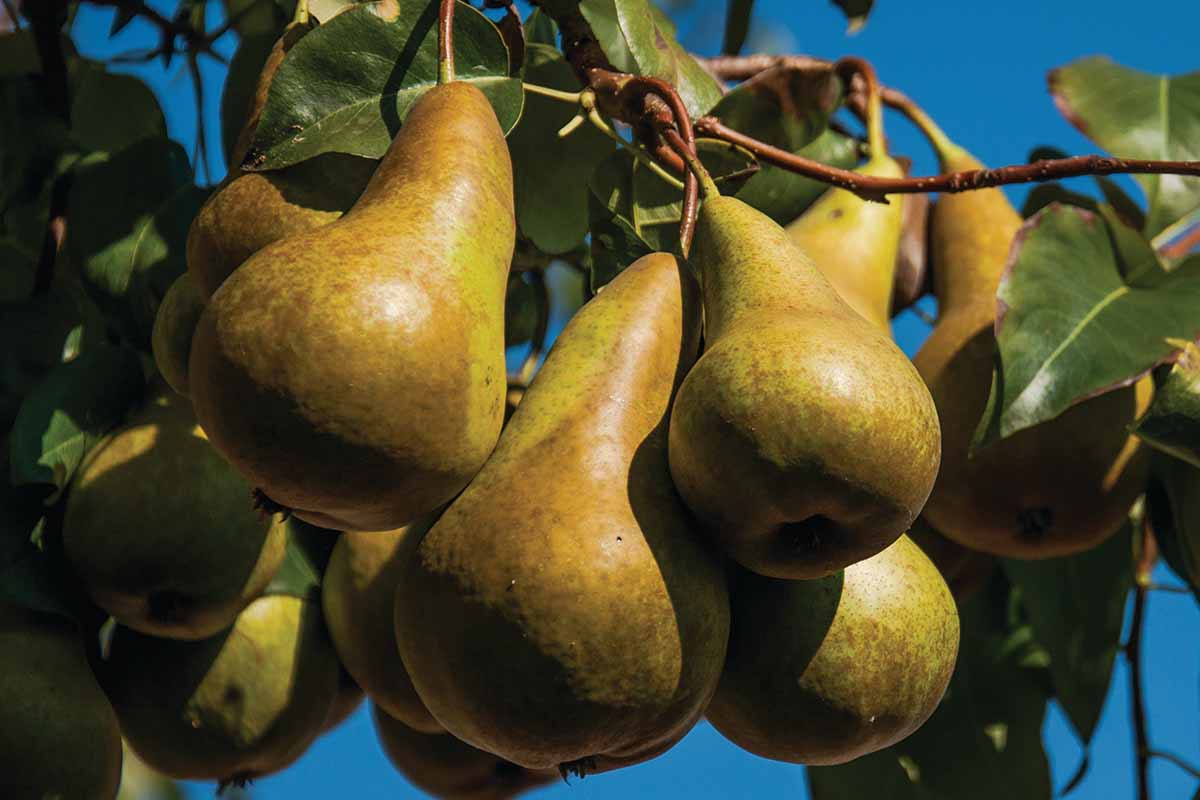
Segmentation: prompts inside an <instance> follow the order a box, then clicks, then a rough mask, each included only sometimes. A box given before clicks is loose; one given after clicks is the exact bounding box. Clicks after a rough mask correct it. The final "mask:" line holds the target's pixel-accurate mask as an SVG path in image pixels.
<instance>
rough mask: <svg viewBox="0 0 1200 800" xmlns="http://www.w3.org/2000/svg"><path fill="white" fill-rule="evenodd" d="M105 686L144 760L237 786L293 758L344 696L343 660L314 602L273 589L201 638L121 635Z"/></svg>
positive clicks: (176, 774)
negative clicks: (340, 670) (222, 627)
mask: <svg viewBox="0 0 1200 800" xmlns="http://www.w3.org/2000/svg"><path fill="white" fill-rule="evenodd" d="M103 674H104V684H105V689H106V690H107V691H108V695H109V697H110V698H111V699H112V703H113V707H114V708H116V710H117V715H118V717H119V718H120V721H121V731H122V732H123V733H124V734H125V738H126V739H127V740H128V742H129V744H130V745H131V746H132V747H133V749H134V751H136V752H137V754H138V756H139V757H140V758H141V759H142V760H143V761H145V762H146V763H147V764H149V765H150V766H151V767H153V768H154V769H156V770H158V771H159V772H162V773H164V774H166V775H169V776H171V777H173V778H181V779H192V780H213V779H215V780H219V781H222V782H226V783H229V782H233V783H239V782H244V781H247V780H250V779H252V778H255V777H258V776H261V775H266V774H269V773H272V772H275V771H277V770H280V769H282V768H283V767H285V766H287V765H288V764H290V763H292V762H293V761H295V760H296V759H297V758H298V757H299V756H300V755H301V754H302V753H303V752H304V751H305V750H306V749H307V748H308V746H309V745H310V744H311V743H312V741H313V740H314V739H315V738H316V737H317V735H318V734H319V733H320V732H321V729H322V726H323V724H324V722H325V720H326V718H327V717H328V715H329V710H330V708H331V707H332V705H333V702H334V698H335V697H336V696H337V693H338V661H337V654H336V653H335V652H334V650H333V644H332V643H331V642H330V641H329V637H328V634H327V633H326V632H325V625H324V623H323V622H322V620H321V608H320V606H319V605H318V604H316V603H313V602H312V601H309V600H301V599H300V598H297V597H291V596H287V595H268V596H265V597H260V598H259V599H257V600H255V601H254V602H253V603H251V604H250V605H249V606H248V607H247V608H246V610H245V611H243V612H242V613H241V614H239V615H238V618H237V622H236V623H234V625H233V627H232V628H230V629H228V630H226V631H223V632H222V633H220V634H218V635H216V636H214V637H212V638H210V639H204V640H202V641H198V642H180V641H173V640H170V639H155V638H152V637H150V636H145V635H143V634H140V633H137V632H135V631H132V630H130V629H128V628H125V627H118V628H117V630H116V632H115V633H114V635H113V639H112V643H111V647H110V656H109V661H108V663H107V664H106V668H105V670H104V673H103Z"/></svg>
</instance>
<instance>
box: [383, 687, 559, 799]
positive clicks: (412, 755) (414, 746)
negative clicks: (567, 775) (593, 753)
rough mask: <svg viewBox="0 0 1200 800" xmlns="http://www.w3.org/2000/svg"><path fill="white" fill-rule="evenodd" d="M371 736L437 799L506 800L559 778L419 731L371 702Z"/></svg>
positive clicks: (399, 767)
mask: <svg viewBox="0 0 1200 800" xmlns="http://www.w3.org/2000/svg"><path fill="white" fill-rule="evenodd" d="M371 717H372V719H374V721H375V734H376V736H377V737H378V738H379V744H380V746H382V747H383V752H384V753H385V754H386V755H387V757H388V760H389V761H391V762H392V765H393V766H394V767H395V768H396V769H397V770H399V771H400V772H401V774H403V775H404V777H406V778H408V780H409V782H410V783H412V784H413V785H414V786H416V787H417V788H418V789H420V790H421V791H423V792H427V793H429V794H430V795H431V796H433V797H437V798H441V800H508V798H511V797H516V796H517V795H519V794H521V793H522V792H525V791H527V790H529V789H532V788H534V787H537V786H542V785H544V784H547V783H552V782H553V781H555V780H557V779H558V772H557V771H553V770H542V771H538V770H531V769H526V768H524V767H519V766H517V765H516V764H513V763H512V762H510V761H505V760H504V759H502V758H500V757H499V756H494V755H492V754H491V753H488V752H485V751H483V750H480V749H478V748H475V747H472V746H471V745H469V744H467V743H466V742H463V741H460V740H459V739H456V738H454V737H453V736H451V735H450V734H448V733H445V732H442V733H422V732H420V731H415V730H413V729H412V728H410V727H408V726H407V725H405V724H404V723H403V722H401V721H399V720H397V719H394V718H392V717H389V716H388V715H387V713H386V712H384V711H383V710H382V709H381V708H380V707H379V706H377V705H372V706H371Z"/></svg>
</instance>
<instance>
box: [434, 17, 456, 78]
mask: <svg viewBox="0 0 1200 800" xmlns="http://www.w3.org/2000/svg"><path fill="white" fill-rule="evenodd" d="M457 2H458V0H441V5H440V6H439V7H438V83H439V84H443V83H451V82H452V81H453V80H454V9H455V5H456V4H457Z"/></svg>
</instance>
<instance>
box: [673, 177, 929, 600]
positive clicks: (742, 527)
mask: <svg viewBox="0 0 1200 800" xmlns="http://www.w3.org/2000/svg"><path fill="white" fill-rule="evenodd" d="M691 261H692V265H693V267H695V269H696V272H697V274H698V276H699V278H700V285H701V288H702V291H703V296H704V316H705V326H706V327H705V345H706V349H705V352H704V355H703V356H701V358H700V360H699V361H698V362H697V363H696V365H695V366H694V367H693V368H692V370H691V372H689V373H688V376H687V378H686V379H685V380H684V382H683V385H682V386H681V387H680V389H679V394H678V396H677V397H676V398H675V406H674V409H673V410H672V413H671V434H670V461H671V476H672V477H673V478H674V480H675V485H676V486H677V487H678V488H679V492H680V494H681V495H683V499H684V501H685V502H686V503H687V504H688V505H689V506H690V507H691V509H692V511H693V512H694V513H695V514H696V516H697V517H698V518H699V519H700V520H701V522H703V523H705V524H706V526H707V527H708V529H709V531H710V532H711V534H712V535H713V536H714V538H715V539H716V541H717V542H718V543H719V544H720V545H721V547H722V548H723V549H724V550H725V551H726V553H728V554H729V555H730V556H731V557H732V558H733V559H734V560H735V561H737V562H739V563H740V564H742V566H744V567H746V568H747V569H750V570H753V571H754V572H758V573H760V574H762V575H770V576H773V577H777V578H818V577H821V576H824V575H829V574H832V573H834V572H837V571H838V570H839V569H841V568H843V567H845V566H847V565H849V564H853V563H855V562H856V561H861V560H863V559H865V558H869V557H870V556H872V555H874V554H875V553H878V552H879V551H880V550H882V549H883V548H885V547H887V546H888V545H889V544H891V543H892V542H893V541H895V540H896V539H897V538H898V537H899V536H900V534H902V533H904V531H905V530H906V529H907V528H908V526H909V524H910V523H911V522H912V521H913V519H915V518H916V516H917V514H918V512H920V510H921V506H922V505H923V504H924V503H925V498H926V497H927V496H928V494H929V490H930V489H931V488H932V486H933V480H934V476H935V475H936V474H937V469H938V459H939V449H940V443H939V435H938V421H937V413H936V412H935V410H934V406H933V401H932V400H931V399H930V396H929V392H928V390H927V389H926V388H925V385H924V384H923V383H922V382H921V378H920V376H919V375H918V374H917V372H916V370H914V369H913V367H912V364H911V363H910V362H909V360H908V359H907V358H906V357H905V356H904V354H903V353H902V352H901V351H900V350H899V348H897V347H896V345H895V344H894V343H893V342H892V340H891V338H890V337H889V336H888V335H886V334H885V333H884V332H883V331H882V330H880V329H879V327H878V326H876V325H873V324H871V323H870V322H867V320H865V319H864V318H863V317H862V316H860V315H859V314H857V313H855V312H854V311H853V309H851V308H850V306H848V305H847V304H846V303H845V302H844V301H843V300H842V299H841V298H840V297H839V296H838V294H837V292H836V291H834V289H833V287H832V286H830V284H829V282H828V281H827V280H826V279H825V278H824V277H823V276H822V275H821V273H820V271H818V269H817V267H816V266H814V265H813V263H812V261H811V260H809V258H808V256H806V255H805V254H804V252H803V251H801V250H800V249H799V248H798V247H797V246H796V245H795V243H794V242H793V241H792V240H791V239H790V238H789V236H788V234H787V233H786V232H785V231H784V229H783V228H781V227H779V225H777V224H775V222H773V221H772V220H771V219H770V218H769V217H767V216H765V215H764V214H762V213H761V212H759V211H756V210H755V209H753V208H751V207H750V206H748V205H746V204H745V203H743V202H741V201H740V200H737V199H735V198H732V197H713V198H711V199H708V200H705V202H704V205H703V206H701V209H700V217H699V221H698V224H697V226H696V234H695V239H694V241H693V244H692V252H691Z"/></svg>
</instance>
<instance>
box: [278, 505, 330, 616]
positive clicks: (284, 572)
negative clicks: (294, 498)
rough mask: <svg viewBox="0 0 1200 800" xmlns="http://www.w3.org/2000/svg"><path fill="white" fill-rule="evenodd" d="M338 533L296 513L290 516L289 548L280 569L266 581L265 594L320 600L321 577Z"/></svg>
mask: <svg viewBox="0 0 1200 800" xmlns="http://www.w3.org/2000/svg"><path fill="white" fill-rule="evenodd" d="M337 537H338V532H337V531H330V530H326V529H325V528H318V527H317V526H315V525H309V524H308V523H306V522H302V521H300V520H298V519H296V518H294V517H293V518H291V519H289V520H288V544H287V551H286V552H285V553H284V556H283V563H282V564H280V566H279V571H278V572H276V573H275V577H274V578H272V579H271V583H270V584H268V585H267V588H266V591H265V592H264V594H282V595H289V596H291V597H299V598H301V599H307V600H317V599H318V598H319V597H320V592H321V577H322V575H324V573H325V566H326V564H328V563H329V556H330V554H331V553H332V552H333V546H334V545H335V544H336V543H337Z"/></svg>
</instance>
